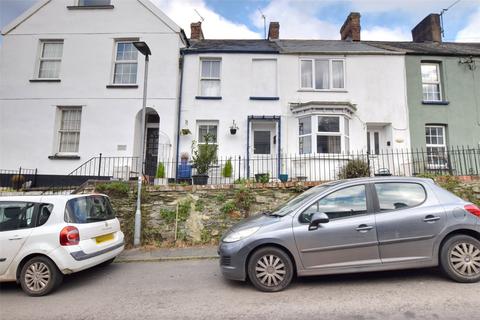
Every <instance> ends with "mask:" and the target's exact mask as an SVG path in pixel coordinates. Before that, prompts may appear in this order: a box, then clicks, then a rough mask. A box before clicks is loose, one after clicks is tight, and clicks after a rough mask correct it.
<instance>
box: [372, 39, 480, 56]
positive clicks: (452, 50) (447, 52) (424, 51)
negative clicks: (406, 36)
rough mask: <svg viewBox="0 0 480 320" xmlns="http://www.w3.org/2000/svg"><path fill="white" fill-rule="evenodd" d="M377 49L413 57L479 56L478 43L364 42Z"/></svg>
mask: <svg viewBox="0 0 480 320" xmlns="http://www.w3.org/2000/svg"><path fill="white" fill-rule="evenodd" d="M365 43H368V44H369V45H371V46H375V47H378V48H382V49H386V50H392V51H401V52H404V53H405V54H414V55H437V56H480V43H473V42H469V43H467V42H442V43H435V42H411V41H408V42H390V41H365Z"/></svg>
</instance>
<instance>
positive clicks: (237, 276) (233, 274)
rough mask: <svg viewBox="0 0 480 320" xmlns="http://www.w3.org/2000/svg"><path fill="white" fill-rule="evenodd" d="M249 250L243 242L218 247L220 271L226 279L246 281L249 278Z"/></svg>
mask: <svg viewBox="0 0 480 320" xmlns="http://www.w3.org/2000/svg"><path fill="white" fill-rule="evenodd" d="M248 253H249V250H248V248H247V247H245V246H244V242H243V241H237V242H231V243H226V242H221V243H220V246H219V247H218V255H219V256H220V270H221V271H222V275H223V276H224V277H225V278H226V279H230V280H239V281H245V280H246V278H247V271H246V268H247V263H246V262H247V258H248Z"/></svg>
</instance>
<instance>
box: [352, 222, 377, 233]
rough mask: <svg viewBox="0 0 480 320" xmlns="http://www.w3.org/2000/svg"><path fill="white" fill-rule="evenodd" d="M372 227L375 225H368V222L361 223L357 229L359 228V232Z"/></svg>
mask: <svg viewBox="0 0 480 320" xmlns="http://www.w3.org/2000/svg"><path fill="white" fill-rule="evenodd" d="M372 229H373V226H367V225H366V224H361V225H359V226H358V227H357V228H356V229H355V230H357V231H358V232H367V231H369V230H372Z"/></svg>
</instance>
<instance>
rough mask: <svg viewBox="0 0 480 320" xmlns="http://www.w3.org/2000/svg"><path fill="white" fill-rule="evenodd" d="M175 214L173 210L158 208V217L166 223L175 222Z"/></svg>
mask: <svg viewBox="0 0 480 320" xmlns="http://www.w3.org/2000/svg"><path fill="white" fill-rule="evenodd" d="M175 216H176V212H175V210H168V209H160V217H161V218H162V219H163V220H164V221H165V223H167V224H171V223H173V222H175Z"/></svg>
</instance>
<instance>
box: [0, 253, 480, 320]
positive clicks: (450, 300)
mask: <svg viewBox="0 0 480 320" xmlns="http://www.w3.org/2000/svg"><path fill="white" fill-rule="evenodd" d="M479 292H480V284H459V283H455V282H452V281H450V280H448V279H446V278H445V277H444V276H443V275H442V274H440V273H439V272H438V271H437V270H436V269H423V270H407V271H389V272H379V273H363V274H351V275H334V276H322V277H311V278H300V279H297V280H295V281H294V282H293V283H292V285H291V286H290V287H289V288H287V289H286V290H284V291H282V292H278V293H263V292H259V291H257V290H255V289H254V288H253V286H252V285H251V284H249V283H248V282H232V281H227V280H225V279H223V277H222V276H221V273H220V270H219V266H218V260H214V259H203V260H171V261H158V262H156V261H152V262H132V263H113V264H111V265H109V266H106V267H95V268H92V269H89V270H85V271H83V272H79V273H76V274H72V275H69V276H67V277H65V279H64V282H63V284H62V285H61V286H60V288H59V289H58V290H56V291H55V292H53V293H52V294H50V295H48V296H45V297H39V298H31V297H28V296H26V295H25V294H24V293H23V292H22V291H21V289H20V288H19V287H18V286H17V285H16V284H15V283H5V284H2V285H0V319H2V320H10V319H11V320H23V319H36V320H44V319H55V320H62V319H68V320H72V319H73V320H76V319H82V320H91V319H102V320H103V319H161V320H170V319H187V320H188V319H208V320H216V319H219V320H220V319H221V320H224V319H255V320H264V319H309V320H314V319H339V320H368V319H375V320H377V319H378V320H384V319H394V320H396V319H399V320H412V319H435V320H436V319H479V318H480V316H479V315H480V307H479V304H478V293H479Z"/></svg>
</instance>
